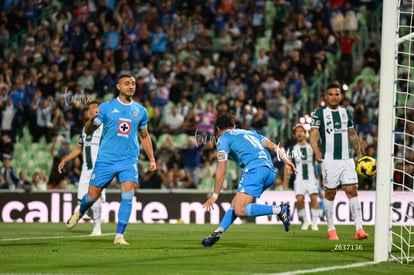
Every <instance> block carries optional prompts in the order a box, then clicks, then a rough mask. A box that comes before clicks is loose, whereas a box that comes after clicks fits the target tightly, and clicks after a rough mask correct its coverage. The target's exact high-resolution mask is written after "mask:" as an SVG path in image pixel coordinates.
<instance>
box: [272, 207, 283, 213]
mask: <svg viewBox="0 0 414 275" xmlns="http://www.w3.org/2000/svg"><path fill="white" fill-rule="evenodd" d="M280 211H282V208H281V207H280V206H279V205H277V206H276V205H274V206H273V214H275V215H277V214H279V213H280Z"/></svg>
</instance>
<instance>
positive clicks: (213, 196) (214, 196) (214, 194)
mask: <svg viewBox="0 0 414 275" xmlns="http://www.w3.org/2000/svg"><path fill="white" fill-rule="evenodd" d="M218 196H219V194H217V193H213V195H211V197H212V198H215V199H218Z"/></svg>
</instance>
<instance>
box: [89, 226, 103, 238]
mask: <svg viewBox="0 0 414 275" xmlns="http://www.w3.org/2000/svg"><path fill="white" fill-rule="evenodd" d="M101 235H102V231H101V229H100V228H93V230H92V233H91V234H89V236H101Z"/></svg>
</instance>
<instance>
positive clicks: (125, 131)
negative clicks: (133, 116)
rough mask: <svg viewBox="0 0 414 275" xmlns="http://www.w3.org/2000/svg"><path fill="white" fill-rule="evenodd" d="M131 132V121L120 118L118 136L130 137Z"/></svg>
mask: <svg viewBox="0 0 414 275" xmlns="http://www.w3.org/2000/svg"><path fill="white" fill-rule="evenodd" d="M130 131H131V120H130V119H126V118H120V119H119V122H118V136H123V137H128V135H129V132H130Z"/></svg>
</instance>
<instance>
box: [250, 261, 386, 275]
mask: <svg viewBox="0 0 414 275" xmlns="http://www.w3.org/2000/svg"><path fill="white" fill-rule="evenodd" d="M378 263H379V262H361V263H355V264H349V265H337V266H328V267H320V268H313V269H302V270H293V271H287V272H281V273H267V274H266V275H296V274H306V273H316V272H323V271H330V270H338V269H347V268H354V267H362V266H368V265H373V264H378ZM255 275H260V274H255ZM261 275H264V274H261Z"/></svg>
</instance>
